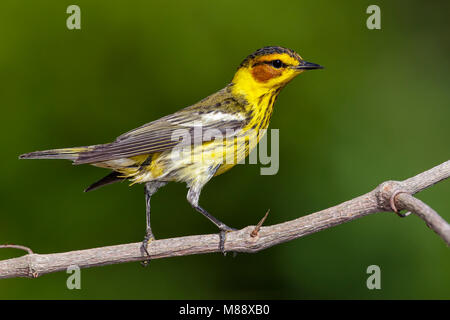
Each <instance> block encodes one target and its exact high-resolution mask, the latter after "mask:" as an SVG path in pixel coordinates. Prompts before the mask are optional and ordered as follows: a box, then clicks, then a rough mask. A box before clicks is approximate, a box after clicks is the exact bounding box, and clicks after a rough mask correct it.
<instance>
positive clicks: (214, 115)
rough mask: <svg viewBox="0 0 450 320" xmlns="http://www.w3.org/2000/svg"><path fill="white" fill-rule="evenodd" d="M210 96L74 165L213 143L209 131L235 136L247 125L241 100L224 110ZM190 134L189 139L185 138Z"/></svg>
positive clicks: (98, 149) (99, 148)
mask: <svg viewBox="0 0 450 320" xmlns="http://www.w3.org/2000/svg"><path fill="white" fill-rule="evenodd" d="M219 93H220V91H219ZM211 97H213V96H210V97H208V98H206V99H204V100H202V101H201V102H199V103H198V104H196V105H193V106H190V107H188V108H185V109H182V110H180V111H178V112H176V113H174V114H171V115H168V116H165V117H163V118H161V119H159V120H156V121H153V122H150V123H147V124H145V125H143V126H141V127H139V128H136V129H134V130H132V131H129V132H127V133H125V134H123V135H121V136H119V137H118V138H117V139H116V140H115V141H114V142H112V143H108V144H103V145H98V146H96V147H95V148H94V149H93V150H90V151H87V152H83V153H81V154H80V156H79V158H78V159H77V160H75V161H74V164H84V163H98V162H103V161H109V160H114V159H121V158H129V157H133V156H138V155H142V154H151V153H157V152H162V151H166V150H170V149H172V148H174V147H175V146H183V145H190V144H192V143H194V142H197V141H205V140H211V137H209V139H208V138H206V139H205V138H204V136H205V131H207V130H210V129H215V130H218V131H215V132H220V134H221V135H222V137H223V138H227V137H229V136H230V135H234V132H235V131H236V130H238V129H240V128H242V127H243V126H244V125H245V124H246V123H247V120H246V118H245V117H244V116H242V113H241V112H236V111H242V108H243V107H242V106H240V105H239V103H238V101H236V100H235V99H234V100H233V99H232V100H230V101H229V102H228V103H226V104H227V108H226V109H223V108H220V107H219V106H218V103H219V102H217V97H216V99H211ZM222 100H223V97H222ZM210 132H211V131H210ZM187 135H189V136H188V137H190V139H186V138H185V137H187ZM213 135H215V133H213ZM199 139H201V140H199ZM180 140H181V141H180Z"/></svg>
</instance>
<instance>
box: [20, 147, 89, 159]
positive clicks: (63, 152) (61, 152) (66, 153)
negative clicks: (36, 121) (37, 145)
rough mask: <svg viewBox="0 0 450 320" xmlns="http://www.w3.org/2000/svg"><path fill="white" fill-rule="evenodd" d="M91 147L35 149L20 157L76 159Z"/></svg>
mask: <svg viewBox="0 0 450 320" xmlns="http://www.w3.org/2000/svg"><path fill="white" fill-rule="evenodd" d="M91 149H92V147H76V148H63V149H52V150H44V151H35V152H30V153H25V154H22V155H20V156H19V159H66V160H72V161H75V160H77V159H78V157H79V156H80V154H82V153H83V152H86V151H89V150H91Z"/></svg>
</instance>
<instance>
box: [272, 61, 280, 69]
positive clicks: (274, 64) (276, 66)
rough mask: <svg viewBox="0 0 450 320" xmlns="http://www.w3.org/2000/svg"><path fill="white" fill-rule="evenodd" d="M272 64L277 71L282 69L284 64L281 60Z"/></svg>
mask: <svg viewBox="0 0 450 320" xmlns="http://www.w3.org/2000/svg"><path fill="white" fill-rule="evenodd" d="M271 64H272V67H274V68H275V69H280V68H281V67H282V66H283V62H281V60H273V61H271Z"/></svg>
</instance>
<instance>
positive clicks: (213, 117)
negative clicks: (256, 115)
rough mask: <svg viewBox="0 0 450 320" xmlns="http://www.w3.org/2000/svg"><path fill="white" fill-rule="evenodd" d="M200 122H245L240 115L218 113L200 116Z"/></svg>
mask: <svg viewBox="0 0 450 320" xmlns="http://www.w3.org/2000/svg"><path fill="white" fill-rule="evenodd" d="M202 120H203V121H205V122H206V123H208V122H216V121H233V120H240V121H241V120H245V117H244V116H243V115H242V114H239V113H237V114H231V113H224V112H220V111H215V112H210V113H206V114H203V115H202Z"/></svg>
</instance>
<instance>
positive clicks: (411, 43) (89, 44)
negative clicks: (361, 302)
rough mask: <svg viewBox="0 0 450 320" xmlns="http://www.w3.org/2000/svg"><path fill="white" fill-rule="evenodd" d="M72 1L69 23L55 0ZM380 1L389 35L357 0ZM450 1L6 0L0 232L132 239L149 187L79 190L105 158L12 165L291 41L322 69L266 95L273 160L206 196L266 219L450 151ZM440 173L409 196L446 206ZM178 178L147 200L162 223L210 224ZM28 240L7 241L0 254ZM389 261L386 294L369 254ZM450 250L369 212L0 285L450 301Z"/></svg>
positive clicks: (155, 294) (201, 86) (232, 221)
mask: <svg viewBox="0 0 450 320" xmlns="http://www.w3.org/2000/svg"><path fill="white" fill-rule="evenodd" d="M70 4H78V5H79V6H80V7H81V19H82V21H81V24H82V29H81V30H74V31H70V30H68V29H67V28H66V18H67V17H68V14H66V8H67V6H68V5H70ZM370 4H378V5H379V6H380V7H381V26H382V29H381V30H368V29H367V28H366V19H367V17H368V15H367V14H366V8H367V6H368V5H370ZM449 9H450V6H449V3H448V1H446V2H444V1H442V2H438V1H433V2H426V1H375V2H373V1H370V2H369V1H345V2H343V1H331V0H330V1H325V0H320V1H262V0H258V1H235V0H232V1H231V0H228V1H214V2H213V1H185V2H181V1H179V2H178V1H177V2H169V1H164V2H163V1H160V2H151V1H43V0H39V1H31V0H30V1H17V0H2V1H1V4H0V99H1V100H0V101H1V110H2V112H1V120H2V121H1V126H0V139H1V146H2V157H1V158H0V161H1V168H2V173H1V183H0V195H1V196H0V197H1V201H0V209H1V210H0V243H15V244H23V245H27V246H30V247H31V248H32V249H33V250H34V251H35V252H38V253H54V252H64V251H71V250H75V249H86V248H93V247H99V246H107V245H115V244H124V243H131V242H137V241H140V240H142V237H143V235H144V226H145V214H144V210H145V209H144V208H145V204H144V196H143V187H142V186H140V185H138V186H133V187H131V188H129V187H128V186H127V184H125V183H122V184H116V185H113V186H109V187H106V188H103V189H101V190H98V191H95V192H92V193H87V194H86V193H83V192H82V191H83V189H84V188H85V187H86V186H87V185H89V184H90V183H92V182H93V181H95V180H96V179H98V178H100V177H102V175H104V174H105V173H106V171H105V170H104V169H99V168H94V167H90V166H79V167H73V166H72V165H71V164H70V162H68V161H62V160H61V161H51V160H39V161H25V160H22V161H19V160H18V159H17V157H18V155H19V154H21V153H25V152H30V151H35V150H43V149H49V148H55V147H69V146H79V145H89V144H98V143H104V142H109V141H111V140H113V139H114V138H115V137H116V136H118V135H119V134H121V133H123V132H125V131H127V130H130V129H132V128H134V127H137V126H139V125H141V124H143V123H146V122H149V121H151V120H155V119H157V118H158V117H161V116H163V115H166V114H168V113H171V112H174V111H176V110H177V109H180V108H182V107H185V106H187V105H189V104H192V103H195V102H197V101H198V100H200V99H202V98H203V97H205V96H207V95H209V94H211V93H213V92H215V91H216V90H218V89H220V88H222V87H223V86H225V84H226V83H228V82H229V81H230V80H231V78H232V76H233V74H234V72H235V70H236V68H237V66H238V65H239V63H240V62H241V60H243V59H244V58H245V57H246V56H247V55H248V54H250V53H251V52H253V51H254V50H256V49H258V48H260V47H263V46H266V45H281V46H286V47H290V48H293V49H295V50H296V51H298V52H299V53H300V54H301V55H302V56H303V57H304V58H305V59H306V60H308V61H311V62H315V63H319V64H321V65H324V66H325V67H326V69H324V70H319V71H313V72H307V73H304V74H302V75H301V76H300V77H298V78H297V79H295V80H294V81H293V82H292V83H290V84H289V85H288V86H287V87H286V88H285V89H284V91H283V92H282V94H281V95H280V97H279V99H278V100H277V103H276V106H275V111H274V115H273V118H272V122H271V128H279V129H280V170H279V172H278V174H277V175H274V176H261V175H260V174H259V171H260V165H240V166H237V167H236V168H234V169H233V170H231V171H230V172H228V173H227V174H224V175H222V176H220V177H218V178H215V179H214V180H213V181H211V182H210V183H209V184H208V185H207V187H206V188H205V189H204V192H203V193H202V197H201V199H200V203H201V204H202V205H203V206H204V207H205V208H206V209H207V210H209V211H210V212H211V213H213V214H214V215H216V216H217V217H218V218H220V219H221V220H222V221H224V222H225V223H227V224H228V225H230V226H233V227H236V228H241V227H244V226H247V225H250V224H255V223H256V222H257V221H259V219H260V218H261V217H262V215H263V214H264V213H265V212H266V210H267V209H268V208H270V209H271V213H270V215H269V218H268V220H267V222H266V223H267V224H275V223H279V222H283V221H287V220H290V219H294V218H296V217H299V216H302V215H306V214H308V213H311V212H314V211H317V210H320V209H323V208H327V207H329V206H332V205H335V204H337V203H340V202H342V201H345V200H348V199H351V198H353V197H355V196H358V195H360V194H363V193H365V192H368V191H370V190H372V189H373V188H374V187H376V186H377V185H378V184H379V183H381V182H382V181H385V180H390V179H395V180H402V179H405V178H408V177H411V176H413V175H415V174H417V173H419V172H421V171H424V170H426V169H429V168H431V167H433V166H435V165H437V164H439V163H442V162H444V161H446V160H448V159H449V137H450V128H449V122H448V121H449V118H450V108H449V102H450V92H449V90H448V88H449V84H450V73H449V49H450V47H449V41H448V34H449V31H450V30H449V24H450V22H449V19H448V12H449ZM449 187H450V185H449V183H448V182H443V183H440V184H438V185H436V186H434V187H432V188H430V189H428V190H425V191H423V192H421V193H420V194H419V195H418V197H419V198H420V199H422V200H424V201H425V202H427V203H429V204H430V205H431V206H432V207H433V208H434V209H436V210H437V211H438V212H439V213H441V214H442V215H443V217H445V218H446V219H447V220H450V202H449V198H448V196H449V191H450V188H449ZM186 191H187V190H186V188H185V185H183V184H176V183H173V184H170V185H168V186H166V187H165V188H164V189H162V190H161V191H160V192H159V193H157V194H156V195H155V196H154V197H153V202H152V209H153V218H152V226H153V229H154V232H155V235H156V237H157V238H170V237H177V236H183V235H193V234H203V233H215V232H216V229H215V227H214V226H213V225H212V224H211V223H210V222H208V221H207V220H206V219H205V218H204V217H202V216H201V215H200V214H199V213H197V212H195V211H194V210H193V209H192V208H191V207H190V205H189V204H188V203H187V201H186V199H185V197H186ZM21 254H22V252H20V251H16V250H11V249H2V250H0V259H6V258H11V257H14V256H19V255H21ZM372 264H376V265H378V266H380V268H381V285H382V289H381V290H368V289H367V287H366V279H367V277H368V275H367V274H366V269H367V267H368V266H369V265H372ZM449 270H450V255H449V251H448V248H447V247H446V246H445V244H444V243H443V241H442V240H441V239H440V238H439V237H438V236H436V234H434V233H433V232H432V231H430V230H429V229H428V228H427V227H426V226H425V224H424V223H423V222H422V221H421V220H420V219H419V218H417V217H415V216H411V217H408V218H407V219H399V218H398V217H397V216H396V215H395V214H393V213H381V214H375V215H371V216H368V217H365V218H362V219H360V220H356V221H353V222H351V223H348V224H345V225H340V226H337V227H335V228H332V229H328V230H325V231H322V232H320V233H316V234H313V235H310V236H308V237H305V238H302V239H298V240H294V241H291V242H289V243H285V244H281V245H278V246H275V247H272V248H270V249H268V250H265V251H262V252H260V253H257V254H238V255H237V257H235V258H233V257H232V256H231V255H228V256H226V257H223V256H221V255H220V254H208V255H198V256H188V257H178V258H171V259H162V260H154V261H152V262H151V266H150V267H148V268H143V267H141V266H140V265H139V263H127V264H119V265H112V266H106V267H98V268H91V269H83V270H82V272H81V285H82V289H81V290H72V291H71V290H68V289H67V288H66V279H67V277H68V275H67V274H66V273H65V272H59V273H55V274H49V275H45V276H42V277H41V278H38V279H6V280H0V298H3V299H12V298H14V299H17V298H20V299H21V298H25V299H35V298H40V299H69V298H70V299H72V298H74V299H81V298H85V299H86V298H87V299H93V298H95V299H102V298H105V299H109V298H113V299H173V298H175V299H185V298H191V299H209V298H212V299H220V298H224V299H228V298H274V299H279V298H283V299H322V298H324V299H351V298H362V299H374V298H386V299H391V298H399V299H419V298H425V299H431V298H432V299H435V298H437V299H448V298H450V272H449Z"/></svg>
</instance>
